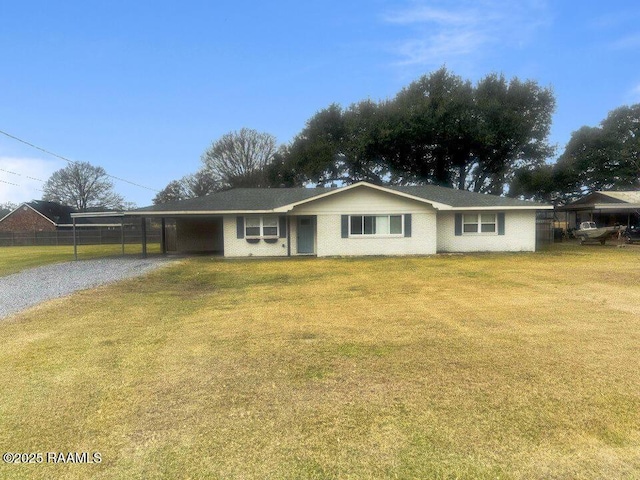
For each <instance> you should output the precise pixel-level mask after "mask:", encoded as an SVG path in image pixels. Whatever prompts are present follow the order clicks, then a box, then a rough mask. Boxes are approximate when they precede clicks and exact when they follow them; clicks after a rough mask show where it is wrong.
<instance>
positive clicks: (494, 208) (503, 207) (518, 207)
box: [449, 205, 553, 212]
mask: <svg viewBox="0 0 640 480" xmlns="http://www.w3.org/2000/svg"><path fill="white" fill-rule="evenodd" d="M449 210H452V211H455V212H461V211H469V210H475V211H478V210H486V211H504V210H553V205H531V206H529V205H510V206H509V205H492V206H489V207H474V206H469V207H452V208H450V209H449Z"/></svg>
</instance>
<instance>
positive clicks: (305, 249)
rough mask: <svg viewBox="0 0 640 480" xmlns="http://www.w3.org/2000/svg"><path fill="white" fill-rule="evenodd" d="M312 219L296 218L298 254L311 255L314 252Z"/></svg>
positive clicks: (313, 224)
mask: <svg viewBox="0 0 640 480" xmlns="http://www.w3.org/2000/svg"><path fill="white" fill-rule="evenodd" d="M314 220H315V219H314V217H298V224H297V227H298V228H297V231H298V235H297V240H298V242H297V243H298V253H299V254H313V253H314V250H315V236H316V235H315V222H314Z"/></svg>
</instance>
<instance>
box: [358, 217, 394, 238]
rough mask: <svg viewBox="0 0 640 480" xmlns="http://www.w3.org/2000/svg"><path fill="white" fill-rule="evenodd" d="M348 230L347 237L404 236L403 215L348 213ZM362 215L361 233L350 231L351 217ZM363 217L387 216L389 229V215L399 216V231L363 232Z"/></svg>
mask: <svg viewBox="0 0 640 480" xmlns="http://www.w3.org/2000/svg"><path fill="white" fill-rule="evenodd" d="M348 217H349V220H348V221H349V231H348V238H356V239H358V238H404V221H405V215H404V214H402V213H376V214H373V213H362V214H359V213H354V214H349V215H348ZM352 217H362V223H363V224H362V233H351V218H352ZM364 217H373V218H377V217H387V218H388V219H389V230H391V217H400V230H401V231H400V233H364Z"/></svg>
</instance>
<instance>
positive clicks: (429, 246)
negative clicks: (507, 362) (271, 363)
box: [72, 182, 553, 257]
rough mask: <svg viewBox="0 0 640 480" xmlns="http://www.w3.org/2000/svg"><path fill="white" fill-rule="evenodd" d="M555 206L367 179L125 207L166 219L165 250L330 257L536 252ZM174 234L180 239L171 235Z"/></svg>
mask: <svg viewBox="0 0 640 480" xmlns="http://www.w3.org/2000/svg"><path fill="white" fill-rule="evenodd" d="M549 209H553V207H552V206H550V205H543V204H539V203H533V202H527V201H521V200H516V199H511V198H503V197H498V196H492V195H484V194H478V193H472V192H467V191H461V190H454V189H450V188H444V187H438V186H434V185H424V186H385V187H383V186H378V185H372V184H370V183H366V182H359V183H356V184H353V185H349V186H345V187H340V188H237V189H232V190H228V191H224V192H219V193H215V194H212V195H208V196H205V197H200V198H192V199H188V200H183V201H178V202H172V203H165V204H160V205H153V206H150V207H146V208H140V209H137V210H132V211H127V212H122V215H123V216H124V217H130V218H129V219H128V220H127V221H131V220H134V219H135V218H136V217H137V218H138V220H139V221H141V223H142V227H143V229H145V228H146V227H145V225H146V224H147V223H148V222H149V221H151V220H155V223H159V224H161V225H162V234H161V236H162V239H163V240H162V250H163V251H164V252H166V251H167V250H169V251H171V250H173V251H176V252H185V253H191V252H209V253H216V254H220V255H224V256H225V257H247V256H259V257H273V256H294V255H315V256H318V257H323V256H346V255H426V254H434V253H437V252H476V251H501V252H502V251H511V252H513V251H534V250H535V248H536V211H538V210H549ZM87 215H90V214H86V213H85V214H73V215H72V217H73V218H77V219H79V218H83V217H86V216H87ZM104 215H107V213H106V212H105V214H104ZM134 221H135V220H134ZM170 232H175V241H171V242H168V235H169V234H170ZM168 245H169V248H168ZM143 251H145V252H146V248H145V247H144V246H143Z"/></svg>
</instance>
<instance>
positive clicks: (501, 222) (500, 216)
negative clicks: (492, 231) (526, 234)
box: [498, 212, 504, 235]
mask: <svg viewBox="0 0 640 480" xmlns="http://www.w3.org/2000/svg"><path fill="white" fill-rule="evenodd" d="M498 235H504V212H500V213H498Z"/></svg>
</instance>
